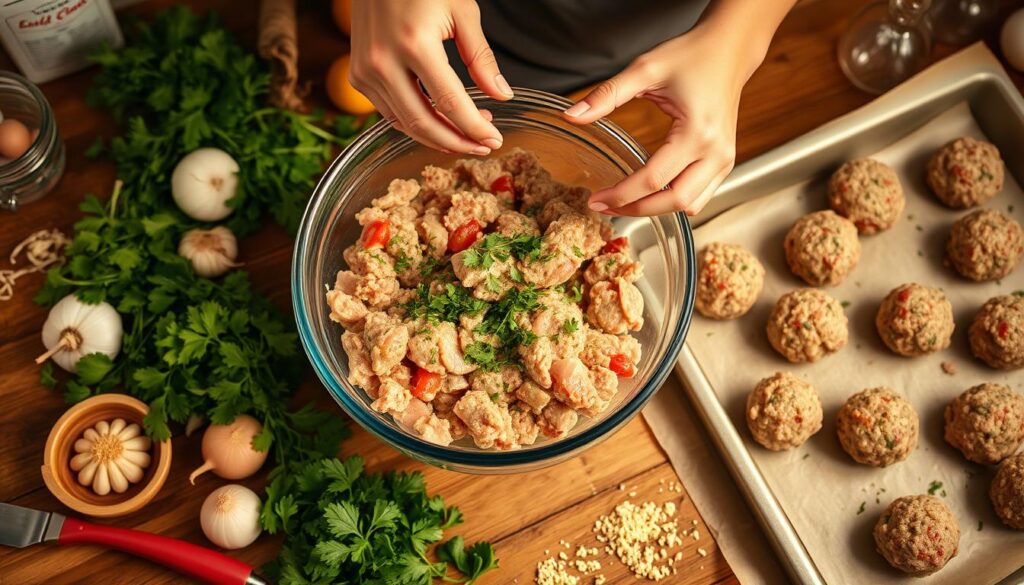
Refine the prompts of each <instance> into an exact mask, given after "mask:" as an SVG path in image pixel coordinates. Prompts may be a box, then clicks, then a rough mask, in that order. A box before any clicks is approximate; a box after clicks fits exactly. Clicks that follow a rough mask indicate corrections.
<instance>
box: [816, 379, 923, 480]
mask: <svg viewBox="0 0 1024 585" xmlns="http://www.w3.org/2000/svg"><path fill="white" fill-rule="evenodd" d="M917 427H918V423H917V412H915V411H914V407H913V406H911V404H910V403H909V402H907V399H906V398H904V397H902V396H900V395H899V394H897V393H896V392H894V391H892V390H890V389H889V388H869V389H867V390H861V391H860V392H858V393H856V394H854V395H853V396H851V397H850V398H848V399H847V400H846V403H845V404H843V406H842V408H840V409H839V414H838V415H837V416H836V429H837V431H838V434H839V443H840V444H842V446H843V450H844V451H846V452H847V453H849V454H850V457H853V460H854V461H856V462H857V463H863V464H864V465H874V466H875V467H885V466H887V465H892V464H893V463H896V462H898V461H903V460H904V459H906V458H907V457H908V456H909V455H910V453H911V452H912V451H913V450H914V449H915V448H917Z"/></svg>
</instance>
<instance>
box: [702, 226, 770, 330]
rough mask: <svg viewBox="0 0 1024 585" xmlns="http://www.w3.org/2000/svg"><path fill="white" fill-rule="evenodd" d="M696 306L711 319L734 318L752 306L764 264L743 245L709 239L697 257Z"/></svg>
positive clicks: (762, 280)
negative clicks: (710, 241)
mask: <svg viewBox="0 0 1024 585" xmlns="http://www.w3.org/2000/svg"><path fill="white" fill-rule="evenodd" d="M697 275H698V276H697V310H698V311H700V313H701V314H702V315H704V316H705V317H710V318H712V319H735V318H736V317H739V316H741V315H743V314H745V313H746V312H747V311H749V310H750V307H752V306H754V302H755V301H757V295H759V294H760V293H761V288H762V287H763V286H764V266H762V265H761V262H760V261H758V259H757V257H756V256H754V255H753V254H751V253H750V252H748V251H747V250H746V249H744V248H743V247H742V246H737V245H735V244H723V243H721V242H712V243H710V244H708V245H707V246H705V247H704V249H703V250H701V251H700V256H698V257H697Z"/></svg>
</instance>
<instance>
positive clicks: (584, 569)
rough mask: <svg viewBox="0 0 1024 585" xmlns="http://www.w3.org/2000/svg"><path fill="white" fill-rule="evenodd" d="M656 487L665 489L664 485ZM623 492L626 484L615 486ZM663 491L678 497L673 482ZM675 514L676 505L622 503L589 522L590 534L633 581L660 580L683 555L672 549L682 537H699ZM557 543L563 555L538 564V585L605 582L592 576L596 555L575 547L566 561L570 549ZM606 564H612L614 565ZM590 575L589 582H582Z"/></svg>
mask: <svg viewBox="0 0 1024 585" xmlns="http://www.w3.org/2000/svg"><path fill="white" fill-rule="evenodd" d="M661 483H662V485H663V486H664V481H662V482H661ZM625 489H626V486H625V484H621V485H619V490H620V491H625ZM664 489H666V488H665V487H662V488H659V489H658V493H662V492H663V491H664ZM667 489H668V491H669V492H670V493H672V492H675V493H681V492H682V487H681V486H679V485H678V484H676V483H675V482H670V483H669V485H668V486H667ZM629 497H630V498H633V497H636V489H635V488H634V489H632V490H630V491H629ZM677 509H678V506H677V504H676V502H673V501H669V502H665V503H664V504H662V505H658V504H656V503H654V502H643V503H640V504H636V503H633V502H632V501H630V500H629V499H627V500H624V501H623V502H621V503H620V504H618V505H617V506H615V509H614V510H613V511H612V513H611V514H608V515H605V516H601V517H600V518H598V519H597V520H596V521H595V522H594V526H593V532H594V534H595V538H596V539H597V541H598V542H600V543H602V544H604V552H605V553H607V554H608V555H614V556H615V557H617V558H618V560H619V562H621V563H622V564H623V565H624V566H625V567H626V568H628V569H629V570H630V572H632V573H633V575H634V577H635V578H638V579H639V578H645V579H648V580H651V581H661V580H662V579H665V578H667V577H669V576H670V575H675V574H676V573H677V568H676V564H677V563H679V562H681V561H682V560H683V552H682V550H675V551H673V550H672V549H673V548H678V547H681V546H682V544H683V538H684V537H687V536H689V537H690V538H692V539H693V540H700V532H699V531H698V530H697V529H696V528H692V529H691V528H685V529H682V530H680V529H679V525H678V521H677V520H676V517H675V516H676V511H677ZM697 524H698V522H697V520H693V521H692V525H693V526H697ZM559 544H560V545H561V546H562V547H563V548H564V549H565V550H562V551H559V552H558V554H557V555H556V556H552V557H549V558H547V559H545V560H544V561H541V562H539V563H537V577H536V580H535V583H536V584H537V585H590V584H591V583H593V585H603V584H604V583H605V581H606V578H605V576H604V575H602V574H599V573H597V571H600V570H601V568H602V565H601V562H600V561H599V560H597V559H596V558H594V557H596V556H597V555H598V554H599V551H598V549H597V548H587V547H586V546H583V545H579V546H578V547H577V548H576V553H575V556H574V557H570V556H569V554H568V553H567V551H568V550H571V549H572V545H571V544H570V543H568V542H566V541H565V540H562V541H561V542H560V543H559ZM697 553H698V554H699V555H700V556H701V557H705V556H707V554H708V553H707V551H705V550H704V549H703V548H699V549H697ZM544 554H545V555H549V554H550V551H548V550H545V551H544ZM607 564H609V565H610V564H614V561H610V562H608V563H607ZM701 568H703V567H701ZM571 570H575V571H576V572H577V573H579V575H576V574H572V573H571V572H570V571H571ZM591 575H593V580H592V581H589V580H587V581H584V579H585V578H586V577H589V576H591Z"/></svg>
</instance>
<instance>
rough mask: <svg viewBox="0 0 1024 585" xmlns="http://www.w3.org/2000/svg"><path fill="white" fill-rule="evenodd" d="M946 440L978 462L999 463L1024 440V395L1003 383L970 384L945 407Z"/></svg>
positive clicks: (967, 456)
mask: <svg viewBox="0 0 1024 585" xmlns="http://www.w3.org/2000/svg"><path fill="white" fill-rule="evenodd" d="M946 441H947V442H949V444H950V445H953V446H954V447H956V448H957V449H960V451H962V452H963V454H964V457H966V458H968V459H970V460H971V461H974V462H975V463H981V464H984V465H995V464H996V463H999V462H1000V461H1002V460H1003V459H1005V458H1007V457H1009V456H1010V455H1012V454H1013V453H1014V452H1015V451H1016V450H1017V447H1019V446H1020V444H1021V441H1024V396H1021V395H1020V394H1017V393H1016V392H1014V391H1013V390H1010V389H1009V388H1008V387H1006V386H1003V385H1001V384H979V385H977V386H974V387H973V388H969V389H968V390H966V391H965V392H964V393H963V394H961V395H960V396H957V397H956V398H954V399H953V402H951V403H950V404H949V406H947V407H946Z"/></svg>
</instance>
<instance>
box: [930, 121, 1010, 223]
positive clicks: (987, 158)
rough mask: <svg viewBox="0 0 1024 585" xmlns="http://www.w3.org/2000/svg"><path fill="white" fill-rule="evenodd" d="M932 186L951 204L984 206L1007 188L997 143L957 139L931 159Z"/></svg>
mask: <svg viewBox="0 0 1024 585" xmlns="http://www.w3.org/2000/svg"><path fill="white" fill-rule="evenodd" d="M927 178H928V186H929V187H931V188H932V192H933V193H935V196H936V197H938V198H939V201H942V202H943V203H945V204H946V205H948V206H949V207H953V208H957V209H964V208H967V207H974V206H975V205H981V204H982V203H985V202H986V201H988V200H989V199H991V198H992V197H994V196H995V194H996V193H998V192H999V191H1000V190H1001V189H1002V188H1003V159H1001V158H999V149H997V148H996V147H995V146H994V145H992V144H989V143H988V142H984V141H982V140H975V139H973V138H957V139H956V140H954V141H953V142H950V143H949V144H947V145H945V146H943V147H942V148H940V149H939V150H938V151H936V153H935V154H933V155H932V158H931V160H929V161H928V177H927Z"/></svg>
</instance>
